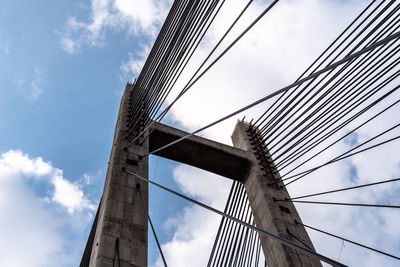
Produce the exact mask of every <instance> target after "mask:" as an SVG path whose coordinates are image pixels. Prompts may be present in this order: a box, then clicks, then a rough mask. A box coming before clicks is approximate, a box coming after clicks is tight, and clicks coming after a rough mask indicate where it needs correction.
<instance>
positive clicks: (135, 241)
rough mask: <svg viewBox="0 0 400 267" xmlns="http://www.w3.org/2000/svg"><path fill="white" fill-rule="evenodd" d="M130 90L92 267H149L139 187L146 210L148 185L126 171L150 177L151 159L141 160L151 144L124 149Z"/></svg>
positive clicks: (117, 133) (123, 106)
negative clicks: (141, 156) (125, 169)
mask: <svg viewBox="0 0 400 267" xmlns="http://www.w3.org/2000/svg"><path fill="white" fill-rule="evenodd" d="M130 90H131V86H129V85H128V86H127V88H126V89H125V92H124V95H123V97H122V100H121V106H120V110H119V114H118V120H117V125H116V128H115V134H114V140H113V147H112V151H111V156H110V161H109V166H108V170H107V176H106V182H105V185H104V193H103V196H102V201H101V206H100V209H99V218H98V224H97V227H96V234H95V238H94V241H93V248H92V252H91V257H90V265H89V266H96V267H100V266H121V267H122V266H143V267H145V266H147V217H146V214H147V213H146V212H147V211H145V210H144V207H143V203H142V202H141V201H142V200H141V198H140V196H139V194H138V191H137V189H136V184H137V183H139V184H140V190H141V192H142V195H143V198H144V200H145V203H146V207H148V185H147V183H145V182H141V181H137V180H136V179H135V178H133V177H132V176H130V175H128V174H126V173H125V172H123V171H122V168H123V167H127V168H129V170H131V171H133V172H135V173H137V174H138V175H140V176H142V177H146V178H147V177H148V159H147V157H145V158H140V157H139V155H143V154H146V153H147V152H148V141H145V142H144V143H143V144H141V145H132V146H130V147H129V148H128V149H125V150H124V147H125V146H126V145H127V143H128V140H127V139H126V138H125V137H126V133H127V131H126V126H127V125H126V122H127V110H128V108H127V107H128V98H129V96H128V95H129V91H130Z"/></svg>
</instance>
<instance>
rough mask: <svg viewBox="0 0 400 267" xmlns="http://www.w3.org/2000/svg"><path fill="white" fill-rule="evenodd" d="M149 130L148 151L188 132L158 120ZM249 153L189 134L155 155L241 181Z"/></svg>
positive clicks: (245, 174)
mask: <svg viewBox="0 0 400 267" xmlns="http://www.w3.org/2000/svg"><path fill="white" fill-rule="evenodd" d="M150 133H151V135H150V138H149V140H150V144H149V146H150V151H154V150H155V149H157V148H160V147H162V146H164V145H166V144H168V143H171V142H173V141H175V140H177V139H179V138H181V137H182V136H185V135H187V134H188V133H187V132H184V131H181V130H178V129H175V128H172V127H170V126H167V125H164V124H161V123H155V124H154V125H153V126H152V128H151V129H150ZM249 153H250V152H247V151H244V150H242V149H238V148H235V147H232V146H228V145H224V144H221V143H218V142H215V141H212V140H209V139H206V138H202V137H199V136H190V137H189V138H187V139H185V140H183V141H181V142H179V143H176V144H174V145H172V146H170V147H167V148H165V149H163V150H162V151H160V152H158V153H156V155H157V156H161V157H164V158H167V159H171V160H175V161H178V162H181V163H185V164H188V165H191V166H194V167H197V168H200V169H203V170H206V171H209V172H212V173H215V174H219V175H221V176H224V177H227V178H231V179H233V180H237V181H240V182H242V181H244V179H246V178H247V176H248V174H249V171H250V165H251V162H250V161H249Z"/></svg>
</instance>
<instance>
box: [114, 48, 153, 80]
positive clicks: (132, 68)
mask: <svg viewBox="0 0 400 267" xmlns="http://www.w3.org/2000/svg"><path fill="white" fill-rule="evenodd" d="M148 54H149V48H148V47H143V49H142V50H141V53H140V54H139V55H136V56H134V55H133V53H128V60H127V61H123V62H122V64H121V67H120V69H121V71H122V75H121V77H120V78H121V81H126V80H129V81H131V82H133V80H134V79H135V78H137V77H138V76H139V74H140V71H141V70H142V67H143V65H144V63H145V61H146V58H147V55H148Z"/></svg>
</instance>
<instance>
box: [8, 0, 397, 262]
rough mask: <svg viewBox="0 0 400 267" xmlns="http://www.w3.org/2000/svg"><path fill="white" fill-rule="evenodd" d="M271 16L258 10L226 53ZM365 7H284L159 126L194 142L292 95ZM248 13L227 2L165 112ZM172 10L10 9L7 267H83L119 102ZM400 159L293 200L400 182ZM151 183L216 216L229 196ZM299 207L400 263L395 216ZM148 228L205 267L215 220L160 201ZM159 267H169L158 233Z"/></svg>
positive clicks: (351, 257) (213, 187)
mask: <svg viewBox="0 0 400 267" xmlns="http://www.w3.org/2000/svg"><path fill="white" fill-rule="evenodd" d="M268 2H269V1H255V2H254V3H253V4H252V6H251V8H250V9H249V10H248V12H247V13H246V14H245V16H244V17H243V19H242V20H241V21H240V22H239V24H238V25H237V27H236V28H234V30H233V32H232V33H231V35H230V36H229V38H228V40H227V41H226V43H225V44H224V45H225V46H226V45H227V44H228V43H229V40H232V38H234V37H235V36H237V34H238V33H239V32H240V31H241V30H242V29H243V28H244V27H245V26H246V25H248V24H249V22H250V21H251V20H252V19H254V18H255V17H256V16H257V14H259V13H260V12H261V10H262V9H263V8H265V7H266V5H267V4H268ZM367 2H368V1H364V0H350V1H342V0H298V1H293V0H282V1H281V2H280V3H278V4H277V5H276V7H274V8H273V9H272V10H271V12H270V13H269V14H268V15H267V16H266V17H265V18H263V19H262V20H261V21H260V23H259V24H257V25H256V26H255V27H254V28H253V29H252V30H251V31H250V32H249V33H248V34H246V36H245V37H244V38H243V39H242V40H240V41H239V42H238V43H237V45H235V47H233V48H232V50H231V51H229V52H228V53H227V55H226V56H224V57H223V59H222V60H221V61H220V62H219V63H218V64H217V65H216V66H215V67H214V68H213V69H212V70H211V71H210V72H209V73H207V74H206V75H205V77H203V78H202V79H201V80H199V82H198V83H197V84H196V85H195V86H194V87H193V88H192V89H191V90H190V92H189V93H188V94H187V95H185V96H184V97H183V98H182V99H181V100H180V101H178V102H177V104H176V105H175V106H174V108H173V109H172V110H171V111H170V113H169V114H168V116H167V117H166V119H165V120H164V121H163V123H166V124H169V125H173V126H175V127H178V128H180V129H184V130H188V131H190V130H196V129H197V128H200V127H201V126H204V125H206V124H208V123H210V122H212V121H213V120H215V119H217V118H219V117H221V116H223V115H226V114H228V113H230V112H231V111H233V110H235V109H237V108H239V107H241V106H243V105H245V104H248V103H250V102H252V101H254V100H256V99H258V98H260V97H262V96H265V95H266V94H267V93H269V92H273V91H274V90H277V89H279V88H280V87H282V86H284V85H287V84H289V83H291V82H292V81H294V80H295V79H296V78H297V76H298V75H299V74H300V73H301V72H302V70H303V69H304V68H306V67H307V66H308V65H309V64H310V63H311V62H312V60H313V59H314V58H315V57H316V56H317V55H319V53H320V52H321V51H323V49H324V48H325V47H327V46H328V45H329V44H330V42H332V41H333V40H334V38H335V37H336V36H337V35H338V34H339V33H340V31H341V30H343V29H344V27H345V26H347V24H348V23H349V22H350V21H351V20H352V19H353V18H354V17H355V16H356V15H357V14H358V13H359V12H360V11H361V10H362V9H363V8H364V7H365V6H366V4H367ZM246 3H247V1H245V0H231V1H227V3H226V6H224V7H223V8H222V9H221V13H220V14H219V15H218V17H217V19H216V23H215V24H213V26H212V27H211V28H210V31H209V33H208V34H207V35H206V36H205V39H204V42H202V43H201V45H200V47H199V49H198V51H197V52H196V53H195V54H194V57H193V60H192V61H191V63H190V64H189V65H188V66H187V68H186V70H185V72H184V73H183V75H182V79H180V80H179V81H178V83H177V84H176V86H175V88H174V91H173V92H172V93H171V96H170V97H169V98H168V99H167V103H168V102H171V101H172V99H173V97H174V96H176V94H177V93H178V92H179V89H181V88H182V86H183V85H184V83H185V81H187V79H188V78H189V77H190V76H189V75H190V73H192V72H193V70H194V69H195V68H196V67H197V66H198V65H199V63H200V62H201V60H202V59H203V58H204V57H205V56H206V55H207V52H208V51H209V50H210V48H211V47H212V45H213V44H215V43H216V42H217V40H218V38H219V36H221V34H222V33H223V32H224V30H226V28H227V27H228V26H229V24H230V23H231V21H232V20H233V16H234V15H235V14H238V12H239V11H240V10H241V8H243V6H244V5H245V4H246ZM170 5H171V1H169V0H160V1H156V0H92V1H74V0H68V1H67V0H59V1H43V0H38V1H28V0H17V1H15V0H13V1H11V0H1V1H0V18H1V19H0V214H1V219H0V266H54V265H57V266H77V265H78V264H79V262H80V259H81V256H82V253H83V249H84V246H85V244H86V240H87V237H88V234H89V231H90V227H91V224H92V220H93V217H94V215H95V212H96V209H97V205H98V203H99V200H100V197H101V193H102V190H103V185H104V179H105V173H106V171H107V169H106V168H107V162H108V159H109V154H110V151H111V144H112V139H113V134H114V127H115V123H116V117H117V112H118V108H119V103H120V99H121V96H122V92H123V89H124V88H125V85H126V83H127V82H132V81H133V80H134V78H135V77H137V76H138V74H139V72H140V70H141V67H142V66H143V63H144V60H145V59H146V56H147V54H148V52H149V50H150V48H151V45H152V43H153V42H154V40H155V38H156V36H157V33H158V30H159V28H160V26H161V25H162V22H163V20H164V18H165V16H166V15H167V12H168V10H169V7H170ZM219 51H220V50H219ZM268 104H269V103H266V105H268ZM204 107H207V108H204ZM265 108H266V106H265V105H264V106H260V107H256V108H254V109H251V110H248V111H247V112H245V113H243V114H239V115H238V116H237V117H235V118H232V119H231V120H228V121H226V122H224V123H221V124H219V125H217V126H216V127H213V128H210V129H209V130H207V131H205V132H203V133H201V135H202V136H204V137H207V138H211V139H213V140H217V141H219V142H223V143H226V144H231V141H230V136H231V134H232V131H233V127H234V125H235V122H236V120H237V119H238V118H240V119H241V118H242V117H243V116H244V115H246V116H247V118H253V117H257V115H259V114H260V113H261V112H262V110H265ZM398 112H399V110H393V112H392V113H388V114H387V115H386V116H385V117H384V118H383V119H382V120H380V121H379V122H378V123H376V124H374V125H371V126H368V127H367V128H365V129H362V130H360V131H359V132H357V134H356V135H354V136H353V139H352V140H346V141H345V142H341V143H340V144H338V145H337V146H336V147H335V148H333V150H332V151H330V152H329V153H328V154H327V155H326V156H324V157H323V158H320V159H319V162H322V161H326V160H329V159H330V158H331V157H332V155H337V154H340V152H341V151H345V150H346V149H348V148H349V147H351V146H353V145H354V143H360V142H362V140H366V139H367V138H369V137H371V136H373V135H374V134H376V133H377V132H379V131H381V130H382V129H385V128H387V127H388V125H389V126H390V125H393V124H394V123H397V120H398V118H397V117H398V116H396V114H398ZM347 130H348V129H347ZM398 146H399V144H398V143H393V145H392V146H388V147H384V148H382V150H377V151H378V152H379V153H366V154H363V155H360V156H357V157H354V158H351V159H349V160H347V161H344V162H341V163H338V164H335V165H332V166H330V167H329V168H324V170H321V171H319V172H316V173H315V174H313V175H310V177H309V180H313V183H312V184H311V185H310V183H309V182H304V183H300V182H299V184H298V186H296V187H293V188H290V189H289V192H290V193H291V194H293V195H299V194H302V193H310V192H318V191H321V190H325V189H334V188H340V187H343V186H348V185H353V184H354V183H355V182H357V183H361V182H363V183H365V182H371V181H376V180H383V179H390V178H394V177H396V176H397V177H399V174H400V162H399V159H398V157H397V156H396V155H397V154H398V153H397V152H398V149H399V147H398ZM382 153H385V154H384V155H385V157H380V156H379V155H382ZM316 163H318V162H314V164H316ZM376 174H379V175H380V176H379V177H377V175H376ZM321 176H323V177H324V179H323V180H321V179H320V177H321ZM149 177H150V179H153V180H155V181H157V182H160V183H162V184H163V185H165V186H168V187H170V188H172V189H175V190H177V191H179V192H182V193H184V194H187V195H188V196H191V197H194V198H196V199H198V200H201V201H203V202H205V203H207V204H209V205H211V206H213V207H216V208H218V209H223V207H224V205H225V201H226V197H227V194H228V191H229V189H230V184H231V182H230V181H229V180H228V179H225V178H222V177H217V176H216V175H213V174H211V173H207V172H205V171H201V170H198V169H195V168H192V167H189V166H185V165H182V164H178V163H176V162H172V161H169V160H166V159H162V158H158V157H155V156H151V158H150V171H149ZM349 177H352V179H349ZM399 192H400V187H398V186H395V185H393V186H390V185H387V186H381V187H379V188H378V189H376V190H369V189H363V191H360V192H359V193H357V194H346V193H343V194H341V195H340V199H341V200H343V201H345V200H346V201H354V202H355V201H358V202H360V201H363V202H374V201H377V202H379V201H385V202H388V203H392V204H393V203H394V204H396V201H397V205H398V200H399V199H398V195H399V194H398V193H399ZM332 199H335V198H334V197H332ZM336 199H337V196H336ZM324 200H326V198H325V199H324ZM296 207H297V208H298V210H299V213H300V216H301V217H302V219H303V222H304V223H306V224H307V223H309V224H310V225H315V226H317V227H320V228H323V229H326V230H329V231H331V232H333V233H337V234H340V235H343V236H346V237H348V238H349V239H355V240H357V241H359V242H361V243H365V244H367V245H371V246H374V247H376V248H380V249H383V250H385V251H387V252H390V253H394V254H397V255H400V230H399V229H400V228H399V227H398V225H397V222H398V221H400V214H399V213H398V212H397V210H365V209H362V208H343V207H329V208H321V207H316V206H314V207H311V208H310V207H309V206H305V205H301V204H300V205H296ZM150 215H151V216H152V220H153V224H154V225H155V228H156V230H157V233H158V236H159V239H160V241H161V243H162V248H163V251H164V253H165V255H166V259H167V262H168V263H169V265H170V266H174V267H175V266H188V265H187V264H188V263H191V266H204V265H205V263H206V262H207V259H208V256H209V253H210V250H211V246H212V243H213V238H214V235H215V233H216V230H217V227H218V223H219V220H220V217H219V216H217V215H214V214H210V213H209V212H208V211H205V210H203V209H201V208H200V207H196V206H193V205H191V204H188V203H186V202H184V201H183V200H180V199H177V198H176V197H174V196H171V195H169V194H168V193H166V192H163V191H161V190H159V189H157V188H153V187H150ZM309 234H310V236H311V238H312V240H313V242H314V245H315V247H316V249H317V251H318V252H320V253H322V254H324V255H326V256H329V257H332V258H333V259H335V260H339V261H343V262H344V263H346V264H348V265H350V266H383V265H385V266H396V264H398V262H397V261H395V260H392V259H390V258H387V257H384V256H381V255H377V254H375V253H371V252H370V251H366V250H364V249H361V248H358V247H355V246H353V245H351V244H348V243H342V241H340V240H337V239H332V238H327V237H326V236H323V235H320V234H318V233H315V232H311V231H309ZM149 266H162V262H161V259H160V257H159V254H158V251H157V249H156V247H155V245H154V240H153V237H152V234H151V233H149Z"/></svg>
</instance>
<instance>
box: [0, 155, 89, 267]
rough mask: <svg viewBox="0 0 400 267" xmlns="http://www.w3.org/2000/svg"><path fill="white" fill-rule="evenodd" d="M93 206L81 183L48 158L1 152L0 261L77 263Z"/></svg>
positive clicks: (26, 264)
mask: <svg viewBox="0 0 400 267" xmlns="http://www.w3.org/2000/svg"><path fill="white" fill-rule="evenodd" d="M93 210H94V204H93V203H92V202H91V201H90V200H88V199H87V198H86V197H85V195H84V193H83V192H82V191H81V190H80V189H79V185H77V184H73V183H71V182H70V181H69V180H67V179H65V178H64V177H63V175H62V170H60V169H57V168H55V167H53V166H52V164H51V163H50V162H46V161H44V160H43V159H42V158H41V157H36V158H35V157H30V156H29V155H28V154H24V153H22V152H21V151H19V150H10V151H7V152H4V153H2V154H1V156H0V214H2V219H1V220H0V236H1V238H0V249H1V251H3V252H4V253H3V254H2V256H1V257H0V265H1V266H11V267H14V266H54V262H58V263H62V264H63V265H64V266H70V265H75V264H76V263H77V262H78V261H79V257H80V255H81V253H82V251H80V250H81V248H80V246H79V245H78V246H77V243H81V242H82V239H86V238H87V237H86V236H85V237H84V238H82V236H83V233H84V231H85V229H86V227H87V225H88V223H89V220H88V213H89V214H90V215H91V214H92V213H93ZM89 219H90V216H89ZM81 235H82V236H81ZM49 259H52V260H50V261H49Z"/></svg>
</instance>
